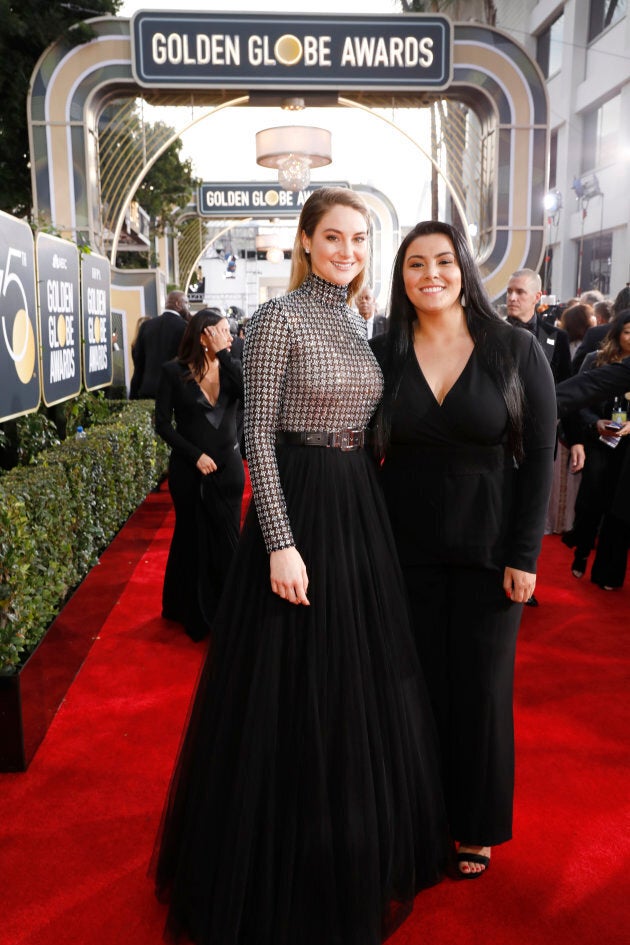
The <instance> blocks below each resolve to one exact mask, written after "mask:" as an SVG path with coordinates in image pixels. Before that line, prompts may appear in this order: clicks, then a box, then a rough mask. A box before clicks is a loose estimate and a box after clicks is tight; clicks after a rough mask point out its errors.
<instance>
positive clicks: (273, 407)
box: [243, 299, 295, 553]
mask: <svg viewBox="0 0 630 945" xmlns="http://www.w3.org/2000/svg"><path fill="white" fill-rule="evenodd" d="M290 348H291V339H290V334H289V326H288V324H287V321H286V318H285V317H284V315H283V313H282V309H281V306H280V304H279V301H278V300H277V299H274V300H272V301H271V302H269V303H267V304H266V305H263V306H262V307H261V308H259V309H258V311H256V312H255V313H254V315H253V316H252V318H251V320H250V322H249V324H248V326H247V334H246V335H245V349H244V352H243V368H244V378H245V451H246V453H247V461H248V465H249V474H250V478H251V483H252V492H253V496H254V502H255V503H256V511H257V513H258V520H259V522H260V527H261V529H262V533H263V537H264V539H265V544H266V546H267V551H268V552H270V553H271V552H272V551H277V550H278V549H281V548H289V547H291V546H292V545H294V544H295V542H294V540H293V532H292V530H291V523H290V522H289V516H288V514H287V507H286V501H285V498H284V494H283V492H282V487H281V485H280V476H279V473H278V464H277V460H276V431H277V429H278V418H279V416H280V408H281V404H282V396H283V391H284V380H285V375H286V371H287V367H288V363H289V353H290Z"/></svg>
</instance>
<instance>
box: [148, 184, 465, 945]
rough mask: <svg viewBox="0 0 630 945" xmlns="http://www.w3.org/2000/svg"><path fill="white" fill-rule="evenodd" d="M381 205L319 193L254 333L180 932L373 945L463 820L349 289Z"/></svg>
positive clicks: (178, 780) (186, 808) (442, 856)
mask: <svg viewBox="0 0 630 945" xmlns="http://www.w3.org/2000/svg"><path fill="white" fill-rule="evenodd" d="M369 227H370V217H369V212H368V210H367V208H366V206H365V204H364V203H363V201H362V200H361V199H360V198H359V197H358V196H357V195H356V194H354V193H353V192H352V191H351V190H348V189H345V188H320V189H318V190H316V191H314V193H313V194H311V196H310V197H309V198H308V200H307V201H306V203H305V204H304V207H303V209H302V213H301V216H300V222H299V226H298V232H297V236H296V243H295V247H294V251H293V267H292V275H291V283H290V287H289V291H288V293H287V295H285V296H284V297H280V298H275V299H272V300H270V301H269V302H266V303H265V304H264V305H262V306H261V307H260V308H259V309H258V311H257V312H255V313H254V315H253V317H252V319H251V321H250V322H249V324H248V327H247V334H246V336H245V352H244V369H245V437H246V442H247V456H248V461H249V468H250V473H251V480H252V489H253V502H252V503H251V505H250V508H249V511H248V514H247V518H246V521H245V524H244V527H243V532H242V535H241V540H240V543H239V547H238V550H237V554H236V556H235V559H234V562H233V565H232V570H231V572H230V575H229V577H228V579H227V581H226V585H225V590H224V595H223V597H222V600H221V604H220V606H219V611H218V613H217V617H216V620H215V622H214V625H213V645H212V648H211V652H210V654H209V656H208V659H207V661H206V664H205V666H204V669H203V671H202V674H201V677H200V682H199V685H198V688H197V693H196V696H195V699H194V703H193V707H192V711H191V715H190V718H189V722H188V726H187V731H186V735H185V739H184V743H183V747H182V750H181V753H180V756H179V760H178V763H177V765H176V769H175V774H174V778H173V782H172V786H171V790H170V793H169V798H168V803H167V807H166V811H165V816H164V822H163V825H162V829H161V832H160V836H159V841H158V846H157V849H156V859H155V878H156V889H157V894H158V897H159V898H160V899H161V900H164V901H168V903H169V906H170V909H169V916H168V920H167V933H168V935H169V937H170V938H171V939H175V940H180V939H186V937H188V938H189V939H192V941H193V942H195V943H197V945H378V943H380V942H381V941H382V939H383V938H384V937H386V936H387V934H388V933H389V931H390V930H391V929H393V928H394V927H395V926H396V925H397V924H398V923H400V922H401V921H402V919H404V917H405V916H406V915H407V914H408V912H409V911H410V909H411V907H412V903H413V898H414V894H415V893H416V892H417V890H419V889H421V888H422V887H424V886H427V885H430V884H432V883H435V882H437V881H438V880H439V879H440V877H441V875H442V869H443V867H444V866H445V860H446V853H447V833H446V823H445V817H444V810H443V800H442V794H441V786H440V777H439V767H438V763H437V753H436V752H437V747H436V745H435V734H434V730H433V720H432V716H431V710H430V706H429V704H428V697H427V696H426V692H425V690H424V687H423V684H422V676H421V671H420V668H419V665H418V663H417V657H416V655H415V650H414V644H413V639H412V637H411V633H410V628H409V623H408V617H407V610H406V604H405V600H404V587H403V582H402V575H401V573H400V569H399V567H398V564H397V557H396V550H395V546H394V541H393V537H392V533H391V528H390V525H389V521H388V517H387V510H386V508H385V505H384V501H383V496H382V493H381V490H380V487H379V484H378V479H377V473H376V465H375V463H374V460H373V457H372V455H371V453H370V452H369V451H368V450H366V449H365V448H364V446H363V443H364V430H365V428H366V426H367V423H368V421H369V419H370V417H371V415H372V413H373V411H374V409H375V407H376V405H377V404H378V401H379V399H380V396H381V391H382V384H383V380H382V375H381V372H380V370H379V367H378V365H377V363H376V360H375V359H374V357H373V355H372V353H371V351H370V348H369V345H368V342H367V339H366V337H365V329H364V327H363V324H362V319H361V317H360V315H358V313H357V312H356V311H354V310H353V309H352V308H351V307H350V305H349V302H351V301H352V299H353V297H354V295H355V294H356V291H357V290H358V288H359V287H360V285H361V281H362V278H363V269H364V266H365V263H366V260H367V258H368V252H369V242H368V234H369Z"/></svg>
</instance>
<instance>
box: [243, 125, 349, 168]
mask: <svg viewBox="0 0 630 945" xmlns="http://www.w3.org/2000/svg"><path fill="white" fill-rule="evenodd" d="M289 155H296V156H298V157H300V158H303V159H304V161H306V162H308V164H309V166H310V167H324V166H325V165H326V164H330V163H331V162H332V153H331V134H330V131H328V130H327V129H326V128H311V127H308V126H305V125H285V126H281V127H279V128H265V129H263V131H257V132H256V163H257V164H260V165H261V167H276V168H278V167H280V166H281V165H282V164H283V162H284V161H286V159H287V157H289Z"/></svg>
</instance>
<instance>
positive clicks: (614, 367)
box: [556, 358, 630, 524]
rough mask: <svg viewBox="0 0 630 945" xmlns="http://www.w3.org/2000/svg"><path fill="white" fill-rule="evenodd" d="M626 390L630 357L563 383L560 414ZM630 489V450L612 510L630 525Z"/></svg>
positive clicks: (629, 384)
mask: <svg viewBox="0 0 630 945" xmlns="http://www.w3.org/2000/svg"><path fill="white" fill-rule="evenodd" d="M626 393H630V358H624V360H623V361H620V362H619V364H604V365H602V367H598V368H594V369H593V370H592V371H581V372H580V373H579V374H576V375H575V377H571V378H569V379H568V380H567V381H564V382H563V383H562V384H559V385H558V387H557V389H556V398H557V401H558V413H559V414H560V416H566V415H570V414H571V413H573V412H574V411H575V410H577V409H578V408H579V407H584V406H586V405H587V404H593V403H597V402H598V401H601V400H602V399H604V400H605V399H607V398H610V397H618V396H619V395H620V394H622V395H623V394H626ZM628 490H630V450H629V449H627V450H626V457H625V459H624V463H623V467H622V469H621V474H620V476H619V479H618V480H617V488H616V491H615V496H614V498H613V504H612V511H613V513H614V514H615V515H616V516H617V517H618V518H620V519H622V520H623V521H624V522H628V523H629V524H630V503H629V502H628V500H627V496H628Z"/></svg>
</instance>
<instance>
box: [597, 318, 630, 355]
mask: <svg viewBox="0 0 630 945" xmlns="http://www.w3.org/2000/svg"><path fill="white" fill-rule="evenodd" d="M628 322H630V308H627V309H625V311H622V312H619V314H618V315H615V317H614V318H613V320H612V321H611V323H610V328H609V329H608V334H607V335H606V337H605V338H604V340H603V341H602V344H601V348H600V350H599V351H598V352H597V356H596V357H595V367H601V366H602V364H615V362H617V361H621V359H622V358H625V357H626V355H625V354H624V353H623V351H622V350H621V342H620V338H621V332H622V331H623V329H624V327H625V326H626V325H627V324H628Z"/></svg>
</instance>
